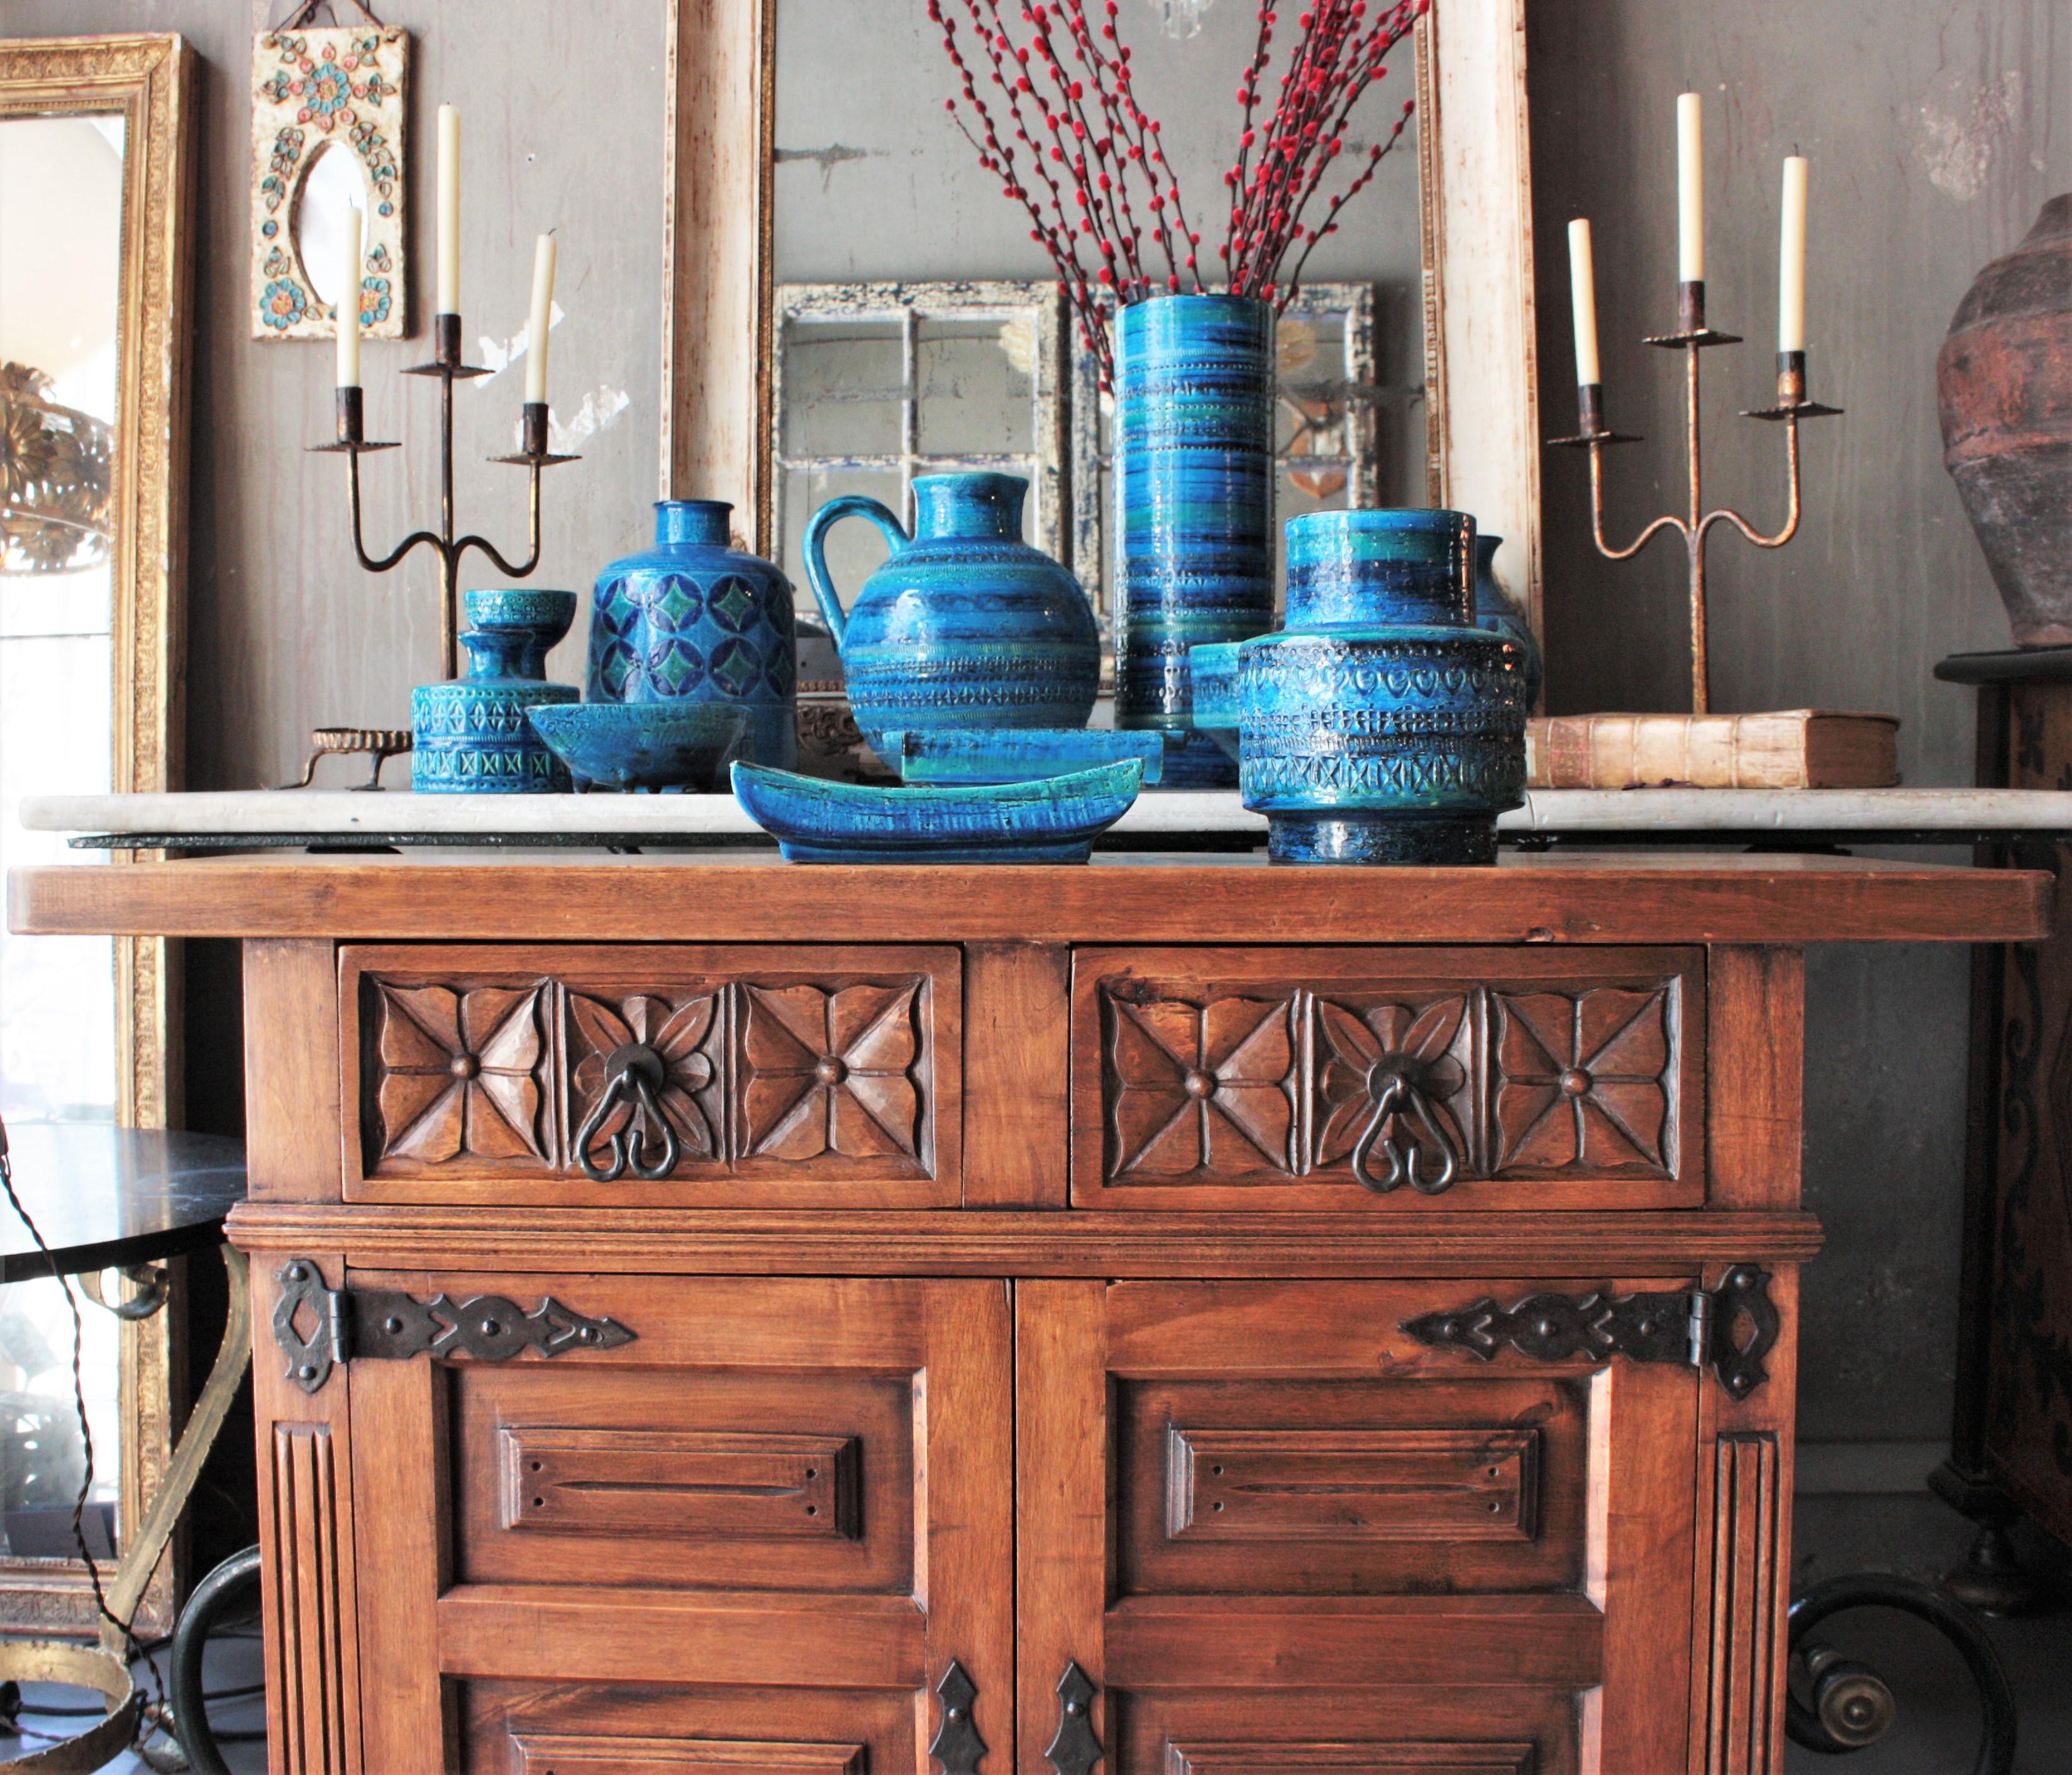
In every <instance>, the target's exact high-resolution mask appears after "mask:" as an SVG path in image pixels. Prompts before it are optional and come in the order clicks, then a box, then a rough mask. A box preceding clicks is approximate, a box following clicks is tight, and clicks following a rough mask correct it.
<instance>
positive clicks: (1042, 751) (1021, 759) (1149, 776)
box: [885, 727, 1165, 785]
mask: <svg viewBox="0 0 2072 1775" xmlns="http://www.w3.org/2000/svg"><path fill="white" fill-rule="evenodd" d="M885 743H886V745H887V746H890V748H891V750H892V756H891V757H890V758H889V759H888V760H887V761H886V762H888V763H891V764H894V765H896V766H898V770H899V775H901V776H902V777H903V778H904V779H906V781H907V782H909V783H1034V782H1037V781H1039V780H1040V779H1042V778H1045V777H1054V776H1062V775H1068V774H1069V773H1071V772H1072V771H1075V770H1092V769H1093V768H1094V767H1095V766H1097V765H1102V764H1113V763H1115V762H1117V761H1118V760H1120V759H1122V758H1137V759H1141V761H1142V762H1143V765H1144V780H1145V783H1146V784H1147V785H1149V784H1150V783H1156V782H1157V780H1158V775H1159V771H1160V769H1161V767H1162V766H1163V765H1164V764H1165V735H1164V734H1162V733H1149V732H1145V733H1116V732H1115V731H1114V730H1113V729H1108V728H1091V727H930V728H923V729H918V730H916V731H915V732H913V733H888V734H886V736H885Z"/></svg>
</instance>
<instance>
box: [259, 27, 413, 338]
mask: <svg viewBox="0 0 2072 1775" xmlns="http://www.w3.org/2000/svg"><path fill="white" fill-rule="evenodd" d="M409 60H410V38H409V32H407V31H401V30H399V29H397V28H396V27H393V26H376V25H370V24H361V25H349V26H337V27H326V28H323V29H298V30H294V31H263V32H261V34H260V35H258V36H257V37H256V38H255V39H253V49H252V336H253V338H254V339H329V338H331V337H332V336H333V335H334V334H335V332H336V331H337V310H336V309H335V307H334V306H332V305H331V303H328V302H324V301H323V300H322V299H321V298H319V296H318V295H317V293H316V290H315V288H314V286H312V285H311V283H310V277H309V273H308V271H307V269H306V268H305V267H304V265H303V264H302V254H301V253H300V252H299V251H298V249H297V246H296V244H295V216H296V212H297V210H298V208H299V207H300V205H301V203H302V186H303V183H304V181H305V180H306V179H308V177H309V174H310V168H311V167H312V166H315V164H316V161H317V157H318V156H319V154H322V153H323V151H324V150H326V149H327V148H328V147H329V146H331V144H333V143H336V144H338V145H339V147H340V148H341V149H342V150H343V151H345V152H347V153H349V154H351V155H352V157H353V159H354V160H355V162H356V163H357V166H358V170H359V172H360V177H361V179H362V180H363V181H364V184H365V186H366V191H367V206H366V211H365V216H366V222H365V232H364V236H363V238H362V240H361V244H360V253H361V261H360V327H361V330H362V331H364V333H366V334H367V335H368V336H370V337H372V338H374V339H401V338H402V336H403V331H404V315H405V308H406V303H407V298H408V294H409V292H408V290H407V287H406V286H405V281H404V276H405V258H404V244H403V240H404V226H403V223H404V216H405V200H404V199H405V186H404V174H403V167H404V159H403V154H404V129H405V102H406V97H407V92H408V85H409Z"/></svg>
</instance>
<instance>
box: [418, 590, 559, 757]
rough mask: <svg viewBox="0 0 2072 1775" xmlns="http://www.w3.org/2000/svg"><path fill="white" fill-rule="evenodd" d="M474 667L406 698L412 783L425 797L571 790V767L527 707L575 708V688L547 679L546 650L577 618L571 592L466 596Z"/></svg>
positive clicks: (467, 641)
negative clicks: (542, 735)
mask: <svg viewBox="0 0 2072 1775" xmlns="http://www.w3.org/2000/svg"><path fill="white" fill-rule="evenodd" d="M463 602H464V603H465V604H466V606H467V620H468V623H469V625H470V626H469V628H468V631H467V633H466V634H465V635H462V636H461V638H460V644H461V645H462V646H463V647H465V648H467V658H468V668H467V672H466V673H465V674H464V675H463V676H460V677H458V678H452V679H449V680H447V681H446V683H444V684H422V685H420V686H419V687H418V688H417V689H415V690H413V691H412V692H410V725H411V728H412V729H413V737H414V742H415V744H414V746H413V750H412V752H411V754H410V787H412V788H413V789H414V790H416V791H417V792H418V793H419V794H420V795H548V794H553V793H555V792H557V791H558V792H560V793H562V794H566V793H567V792H568V791H569V790H570V789H572V788H573V787H574V784H573V783H571V782H570V781H569V773H568V770H567V767H566V766H564V765H563V764H562V762H561V760H560V759H559V758H556V757H555V756H554V754H553V753H552V752H550V751H549V750H547V748H546V746H545V744H544V743H543V742H541V738H540V737H539V735H538V734H537V733H534V732H533V731H532V723H531V722H530V721H528V720H527V719H526V718H525V712H526V710H527V709H532V708H537V706H538V705H541V704H542V703H572V702H574V701H576V697H577V692H576V688H575V686H574V684H549V683H548V682H547V681H546V669H547V654H548V651H549V649H551V648H552V647H553V645H554V643H556V642H557V641H558V640H560V639H561V637H562V636H563V635H566V634H567V633H568V632H569V624H570V623H571V622H574V620H575V614H576V594H574V592H553V591H535V590H531V589H529V588H516V589H512V590H502V589H497V590H483V591H477V592H470V593H468V594H466V596H465V598H463Z"/></svg>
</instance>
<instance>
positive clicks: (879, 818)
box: [734, 758, 1144, 863]
mask: <svg viewBox="0 0 2072 1775" xmlns="http://www.w3.org/2000/svg"><path fill="white" fill-rule="evenodd" d="M1143 780H1144V770H1143V766H1141V764H1139V763H1138V762H1137V760H1136V759H1135V758H1124V759H1121V760H1120V761H1118V762H1116V763H1114V764H1104V765H1101V766H1099V767H1098V768H1096V769H1095V770H1080V771H1077V772H1075V773H1074V774H1073V775H1070V776H1062V777H1049V778H1046V779H1042V781H1040V782H1035V783H999V784H995V785H993V786H992V787H978V786H967V787H961V788H953V789H952V788H942V789H878V788H871V787H865V786H864V785H862V784H860V783H829V782H826V781H824V780H823V779H820V778H818V777H802V776H797V775H793V774H792V773H791V771H788V770H764V769H763V768H762V767H760V766H757V765H753V764H737V765H735V766H734V799H736V800H738V802H740V803H741V804H742V807H745V808H746V809H747V811H748V816H749V818H750V819H751V820H754V822H755V823H756V824H757V825H759V826H760V827H761V828H763V830H764V831H765V832H768V833H769V834H770V835H771V837H773V838H775V840H777V848H778V849H779V850H780V851H781V852H783V855H784V857H785V860H786V861H787V862H793V863H1083V862H1084V861H1086V860H1087V857H1088V856H1089V855H1090V854H1091V852H1092V849H1093V843H1094V840H1095V839H1096V837H1098V836H1100V834H1101V833H1102V832H1105V831H1106V830H1107V829H1108V828H1109V827H1110V826H1112V825H1113V824H1115V822H1116V820H1120V819H1121V817H1122V816H1124V814H1125V813H1127V812H1128V811H1129V807H1130V803H1132V802H1133V801H1135V800H1136V799H1137V791H1138V789H1139V788H1140V787H1142V785H1143Z"/></svg>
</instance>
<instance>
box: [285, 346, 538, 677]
mask: <svg viewBox="0 0 2072 1775" xmlns="http://www.w3.org/2000/svg"><path fill="white" fill-rule="evenodd" d="M432 328H433V353H434V355H433V359H432V361H431V362H430V363H429V364H413V365H412V366H411V367H410V368H409V369H407V370H405V372H403V373H404V375H405V376H437V377H438V379H439V527H438V529H437V530H414V531H413V532H411V533H410V534H409V536H405V538H404V539H403V540H401V542H399V543H397V544H396V546H395V547H394V548H393V549H391V550H389V553H387V554H385V555H384V556H382V557H380V559H379V560H378V561H377V560H376V559H375V557H372V555H370V554H368V552H367V544H366V541H365V540H364V535H363V532H362V530H361V527H360V458H361V457H362V456H364V455H365V454H367V453H368V451H370V450H394V449H396V448H397V445H396V444H394V443H387V442H370V441H369V440H368V437H367V435H366V402H365V396H364V391H363V390H361V389H360V388H350V387H348V388H340V389H339V391H338V442H336V443H335V444H316V445H313V446H310V447H311V448H312V449H313V450H315V451H317V452H319V453H320V454H343V456H344V458H345V459H346V491H347V498H348V499H349V500H350V502H351V505H352V552H353V553H354V554H356V555H357V556H358V557H360V565H361V566H362V567H364V568H365V569H367V571H368V573H387V572H389V569H392V568H393V567H396V566H397V565H401V562H402V561H403V560H404V558H405V557H406V556H408V555H409V554H410V553H412V552H413V551H414V550H415V549H418V548H419V547H428V548H430V549H431V550H432V552H433V553H434V554H435V555H437V556H438V561H439V659H440V663H441V667H442V671H443V673H444V675H445V676H446V677H448V678H452V677H456V676H458V674H459V671H460V645H459V643H460V591H459V586H460V564H461V561H462V558H463V557H464V556H465V555H466V554H467V552H468V550H469V549H475V550H477V551H479V553H482V554H484V555H486V556H487V557H489V559H490V560H491V561H494V562H495V564H496V567H497V570H498V571H499V572H500V573H504V574H507V575H508V576H509V577H511V578H512V579H524V578H526V577H528V576H529V575H530V574H531V573H532V571H533V569H535V568H537V566H538V565H540V471H541V470H542V469H545V468H550V467H552V466H553V465H554V464H555V463H557V462H574V461H575V460H576V458H574V457H573V456H557V455H555V454H553V453H552V452H550V451H549V450H548V448H547V404H546V402H545V401H527V402H525V403H524V405H523V406H522V407H521V408H520V409H519V413H520V423H521V432H520V449H519V450H518V451H517V453H516V454H515V455H511V456H492V457H491V458H490V460H491V462H515V463H517V464H519V465H520V466H522V467H525V468H528V469H530V470H532V475H531V482H530V486H529V487H528V491H527V494H526V513H527V521H528V529H529V533H530V536H531V548H530V552H529V553H528V554H527V555H526V557H525V559H524V561H523V562H521V563H519V564H516V565H513V564H512V562H510V561H506V560H505V559H504V557H503V555H502V553H500V552H499V550H498V549H497V548H496V546H495V544H493V543H491V541H490V540H488V538H487V537H486V536H473V535H470V536H455V535H454V474H453V464H454V401H453V392H454V383H456V382H460V381H465V380H467V379H469V378H470V377H473V376H487V375H488V374H489V373H490V372H488V371H487V370H485V369H483V368H480V367H479V365H476V364H463V363H462V362H461V360H460V316H459V315H458V314H435V315H434V316H433V317H432Z"/></svg>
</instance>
